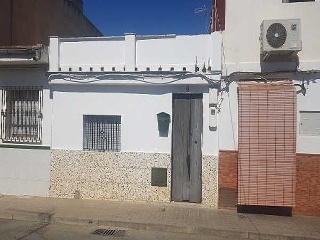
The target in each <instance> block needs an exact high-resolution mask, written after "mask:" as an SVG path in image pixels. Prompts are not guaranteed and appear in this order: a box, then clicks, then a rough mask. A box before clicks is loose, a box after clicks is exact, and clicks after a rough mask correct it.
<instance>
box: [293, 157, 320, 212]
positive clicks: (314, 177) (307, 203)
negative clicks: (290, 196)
mask: <svg viewBox="0 0 320 240" xmlns="http://www.w3.org/2000/svg"><path fill="white" fill-rule="evenodd" d="M319 162H320V155H318V154H297V187H296V206H295V208H294V209H293V212H294V214H297V215H309V216H320V194H319V193H320V164H319Z"/></svg>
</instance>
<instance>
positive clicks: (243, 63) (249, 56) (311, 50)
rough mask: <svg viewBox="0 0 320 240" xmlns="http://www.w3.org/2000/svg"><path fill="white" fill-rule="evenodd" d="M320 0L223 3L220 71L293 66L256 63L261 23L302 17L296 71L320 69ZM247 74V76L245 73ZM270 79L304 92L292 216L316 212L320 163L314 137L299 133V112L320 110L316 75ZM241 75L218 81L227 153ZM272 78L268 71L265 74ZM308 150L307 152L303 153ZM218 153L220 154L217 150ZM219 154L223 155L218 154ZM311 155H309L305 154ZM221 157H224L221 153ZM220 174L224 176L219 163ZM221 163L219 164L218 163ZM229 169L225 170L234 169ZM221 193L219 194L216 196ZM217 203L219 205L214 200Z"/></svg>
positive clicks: (319, 141) (234, 135) (233, 144)
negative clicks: (293, 86)
mask: <svg viewBox="0 0 320 240" xmlns="http://www.w3.org/2000/svg"><path fill="white" fill-rule="evenodd" d="M319 11H320V2H319V1H316V2H298V3H283V2H282V0H259V1H250V0H244V1H241V2H240V1H237V0H229V1H226V29H225V31H224V32H223V34H224V42H223V50H222V51H223V56H224V59H223V64H222V65H223V75H224V76H228V75H230V74H232V73H234V72H272V71H288V70H290V71H291V70H293V68H292V67H293V65H295V64H294V63H286V62H269V63H264V62H262V63H261V62H260V41H259V37H260V25H261V23H262V21H263V20H272V19H296V18H298V19H301V24H302V27H301V28H302V37H301V39H302V51H301V52H299V53H298V56H299V63H298V69H297V70H301V71H304V70H305V71H307V70H320V57H319V54H317V51H315V49H318V48H320V43H319V41H316V40H315V39H317V37H319V36H320V31H319V28H317V26H316V25H317V24H316V23H317V22H318V12H319ZM248 76H249V75H248ZM274 77H275V78H277V77H278V78H280V79H283V80H285V79H288V80H292V81H293V82H294V83H295V84H304V86H305V88H306V93H305V96H304V95H303V94H302V91H301V90H302V89H301V87H298V86H297V87H296V89H297V178H296V181H297V183H296V207H295V208H294V211H293V212H294V214H304V215H319V213H318V211H317V209H318V208H319V206H318V205H317V202H319V200H318V199H317V195H316V194H315V191H317V189H318V188H317V187H316V186H315V182H317V181H318V180H317V179H318V178H319V176H318V175H317V174H316V171H317V170H315V169H318V167H319V166H320V161H319V157H318V155H319V154H320V150H319V147H318V146H319V145H320V137H319V136H303V135H302V134H301V133H300V128H301V126H300V123H301V119H300V115H301V111H320V107H319V104H317V102H318V101H317V99H318V97H317V93H319V91H320V88H319V87H320V74H319V73H317V72H314V73H310V72H309V73H308V72H304V73H301V72H300V73H295V74H290V73H287V74H283V75H277V76H276V75H274ZM240 78H242V79H246V76H244V77H241V75H238V76H237V75H234V76H231V77H229V78H228V79H227V80H228V82H229V83H230V82H231V83H230V84H227V85H225V82H223V83H222V89H223V91H222V92H221V93H220V99H221V100H222V103H221V106H220V109H221V111H220V113H219V115H218V117H219V149H220V152H224V155H225V154H226V153H225V151H228V153H229V155H230V154H233V153H234V151H237V150H238V99H237V97H238V94H237V81H238V80H239V79H240ZM266 78H272V75H268V76H266ZM308 154H311V155H308ZM220 155H221V154H220ZM221 156H222V155H221ZM309 156H312V157H309ZM221 159H223V158H222V157H221ZM220 164H221V166H222V168H221V169H219V174H227V171H225V170H224V169H225V168H224V167H223V166H224V165H223V163H222V162H221V163H220ZM219 166H220V165H219ZM233 170H234V169H232V170H229V171H231V172H233ZM222 187H224V181H223V180H222V182H221V183H220V182H219V189H220V188H222ZM220 197H221V196H219V199H220ZM219 205H220V206H222V205H223V203H219Z"/></svg>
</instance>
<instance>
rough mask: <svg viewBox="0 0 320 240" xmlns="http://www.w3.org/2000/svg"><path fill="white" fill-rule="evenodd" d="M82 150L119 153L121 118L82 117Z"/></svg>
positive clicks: (109, 116)
mask: <svg viewBox="0 0 320 240" xmlns="http://www.w3.org/2000/svg"><path fill="white" fill-rule="evenodd" d="M83 149H84V150H88V151H101V152H104V151H108V152H120V150H121V116H111V115H108V116H97V115H85V116H83Z"/></svg>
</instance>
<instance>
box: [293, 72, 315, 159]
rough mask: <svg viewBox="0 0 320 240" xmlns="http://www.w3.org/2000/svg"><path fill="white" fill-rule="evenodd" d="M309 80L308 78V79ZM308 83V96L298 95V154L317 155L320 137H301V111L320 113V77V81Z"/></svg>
mask: <svg viewBox="0 0 320 240" xmlns="http://www.w3.org/2000/svg"><path fill="white" fill-rule="evenodd" d="M306 80H308V78H306ZM309 80H310V81H306V85H305V86H306V89H307V92H306V95H305V96H303V95H302V94H298V95H297V123H298V124H297V152H299V153H317V154H320V137H319V136H301V135H300V133H299V132H300V131H299V127H300V111H320V104H319V93H320V76H318V79H315V80H312V81H311V79H309ZM297 90H299V88H297Z"/></svg>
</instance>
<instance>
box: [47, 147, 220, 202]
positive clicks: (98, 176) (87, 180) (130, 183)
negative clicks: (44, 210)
mask: <svg viewBox="0 0 320 240" xmlns="http://www.w3.org/2000/svg"><path fill="white" fill-rule="evenodd" d="M217 164H218V161H217V159H216V158H214V157H204V158H203V174H202V178H203V189H202V191H203V203H204V204H206V205H211V206H216V205H217ZM153 167H161V168H167V187H155V186H151V168H153ZM170 185H171V157H170V154H159V153H99V152H84V151H67V150H53V151H52V156H51V184H50V192H49V194H50V197H58V198H75V197H78V196H77V195H78V193H80V198H82V199H109V200H119V201H127V200H128V201H150V202H168V201H170V189H171V188H170Z"/></svg>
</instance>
